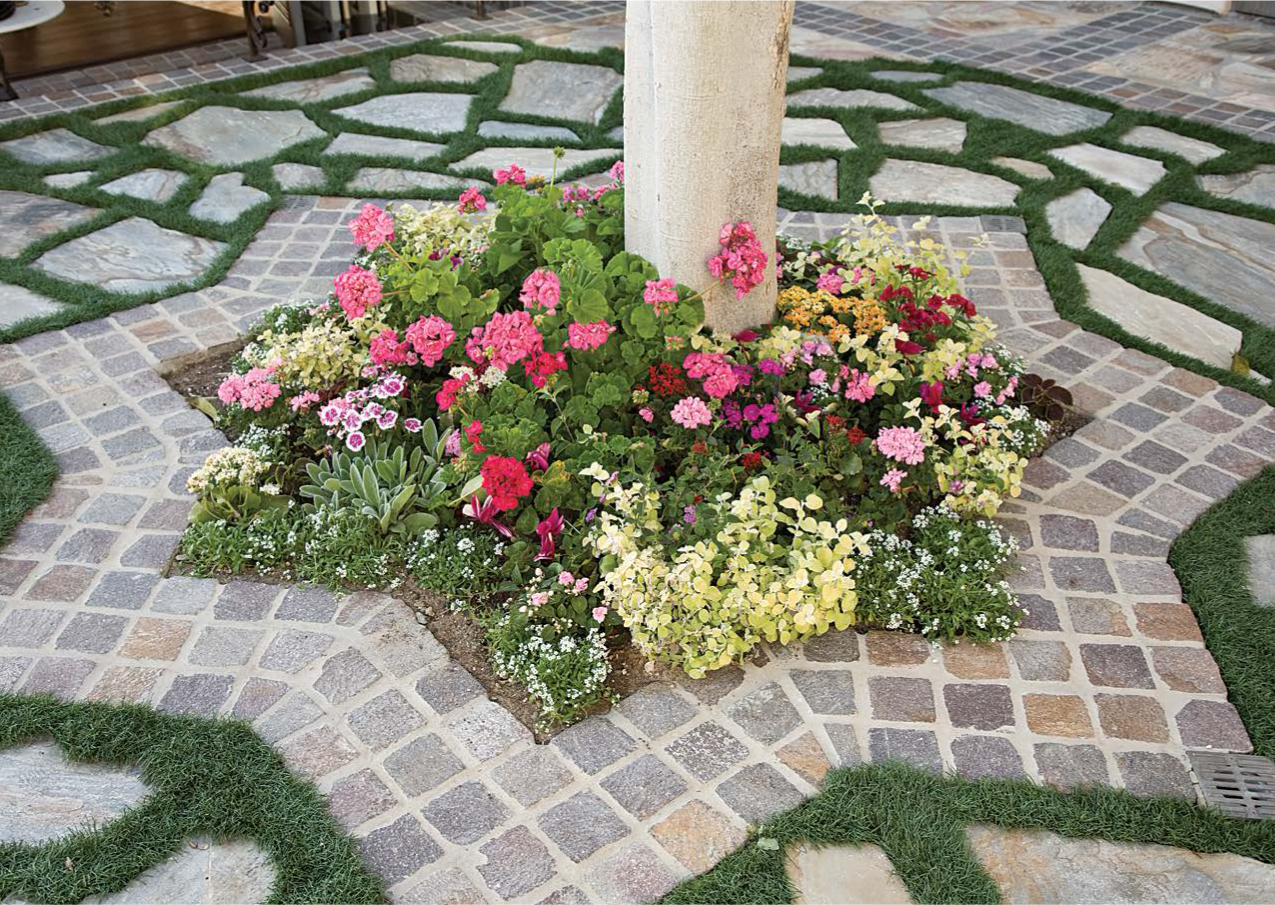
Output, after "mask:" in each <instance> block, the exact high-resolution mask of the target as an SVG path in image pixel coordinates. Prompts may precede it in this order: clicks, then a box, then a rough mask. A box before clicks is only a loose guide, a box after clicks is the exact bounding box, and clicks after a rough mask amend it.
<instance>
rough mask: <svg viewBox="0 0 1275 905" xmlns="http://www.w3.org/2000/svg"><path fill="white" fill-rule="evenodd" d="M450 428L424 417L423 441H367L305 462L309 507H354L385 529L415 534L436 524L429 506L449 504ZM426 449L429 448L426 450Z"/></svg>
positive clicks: (304, 491) (303, 490) (303, 488)
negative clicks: (445, 457) (446, 453)
mask: <svg viewBox="0 0 1275 905" xmlns="http://www.w3.org/2000/svg"><path fill="white" fill-rule="evenodd" d="M448 434H450V431H447V432H445V433H443V434H442V436H441V437H440V435H439V433H438V426H437V425H436V424H435V423H434V422H433V421H432V420H431V421H426V422H424V426H423V427H422V430H421V445H419V446H413V447H412V451H411V453H410V454H409V453H407V452H406V447H403V446H395V447H394V448H393V450H391V449H390V443H389V442H388V441H377V440H371V441H368V444H367V446H366V447H365V448H364V449H363V450H360V451H359V452H358V453H350V452H347V451H345V450H340V451H338V452H335V453H333V455H332V456H331V457H329V458H327V459H324V460H322V461H321V462H318V463H315V462H309V463H307V464H306V467H305V471H306V476H307V477H308V478H309V479H310V483H309V484H303V485H302V486H301V489H300V493H301V496H303V497H305V498H306V499H309V500H312V501H313V502H312V503H309V504H307V506H308V507H310V508H314V507H320V506H326V507H330V508H333V509H338V510H346V509H348V510H350V511H352V512H357V513H358V514H360V515H363V516H366V517H367V518H369V519H371V520H372V521H373V522H375V523H376V525H377V527H379V528H380V531H381V533H382V534H388V533H391V532H392V533H395V534H417V533H419V532H421V531H423V530H425V529H426V528H432V527H433V526H434V525H436V524H438V516H437V515H436V514H434V513H433V512H432V511H430V510H431V509H434V508H437V507H439V506H442V505H443V504H444V503H445V499H444V497H445V494H446V492H447V481H446V479H445V478H444V477H443V472H442V469H441V467H440V463H439V460H440V458H441V457H442V451H443V447H444V445H445V444H446V442H447V436H448ZM426 450H428V452H427V451H426Z"/></svg>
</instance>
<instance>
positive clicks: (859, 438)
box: [846, 424, 868, 446]
mask: <svg viewBox="0 0 1275 905" xmlns="http://www.w3.org/2000/svg"><path fill="white" fill-rule="evenodd" d="M846 439H847V440H849V441H850V442H851V443H852V444H854V445H855V446H858V445H859V444H860V443H862V442H863V441H864V440H866V439H868V435H867V434H865V433H864V432H863V431H861V430H859V425H857V424H856V425H855V426H854V427H852V428H850V429H849V430H848V431H846Z"/></svg>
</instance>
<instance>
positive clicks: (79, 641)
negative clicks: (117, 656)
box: [56, 613, 128, 654]
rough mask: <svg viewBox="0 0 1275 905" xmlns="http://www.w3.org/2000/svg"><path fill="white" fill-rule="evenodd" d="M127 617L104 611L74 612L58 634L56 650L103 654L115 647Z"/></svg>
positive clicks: (126, 623) (126, 622)
mask: <svg viewBox="0 0 1275 905" xmlns="http://www.w3.org/2000/svg"><path fill="white" fill-rule="evenodd" d="M126 625H128V619H127V617H124V616H108V615H106V614H105V613H76V614H75V615H74V616H72V617H71V621H70V622H68V623H67V624H66V628H64V629H62V632H61V633H60V634H59V635H58V640H57V644H56V647H57V649H58V650H78V651H83V652H85V653H93V654H105V653H109V652H110V651H111V650H113V649H114V648H115V645H116V644H117V643H118V642H119V639H120V635H122V634H123V633H124V627H125V626H126Z"/></svg>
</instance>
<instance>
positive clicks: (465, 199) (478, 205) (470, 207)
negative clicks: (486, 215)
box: [458, 186, 487, 214]
mask: <svg viewBox="0 0 1275 905" xmlns="http://www.w3.org/2000/svg"><path fill="white" fill-rule="evenodd" d="M458 207H459V208H460V212H461V213H462V214H473V213H476V212H478V211H485V210H487V199H486V198H484V197H483V193H482V189H479V188H478V187H476V186H475V187H473V188H467V189H465V191H463V192H461V193H460V199H459V203H458Z"/></svg>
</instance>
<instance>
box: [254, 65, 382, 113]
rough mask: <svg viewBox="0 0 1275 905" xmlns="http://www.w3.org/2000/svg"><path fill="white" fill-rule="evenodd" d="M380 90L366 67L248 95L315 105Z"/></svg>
mask: <svg viewBox="0 0 1275 905" xmlns="http://www.w3.org/2000/svg"><path fill="white" fill-rule="evenodd" d="M375 87H376V80H375V79H374V78H372V76H371V75H369V74H368V71H367V69H366V68H365V67H359V68H358V69H346V70H345V71H344V72H334V73H332V74H331V75H325V76H320V77H319V78H317V79H301V80H299V81H295V82H279V83H278V84H277V85H265V86H263V87H261V88H253V89H252V90H251V91H245V92H244V94H245V95H246V96H248V97H268V98H270V99H271V100H276V101H292V102H293V103H296V104H313V103H316V102H318V101H330V100H332V99H333V98H337V97H345V95H347V94H358V93H359V92H360V91H366V90H367V89H369V88H375Z"/></svg>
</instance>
